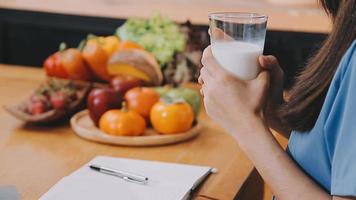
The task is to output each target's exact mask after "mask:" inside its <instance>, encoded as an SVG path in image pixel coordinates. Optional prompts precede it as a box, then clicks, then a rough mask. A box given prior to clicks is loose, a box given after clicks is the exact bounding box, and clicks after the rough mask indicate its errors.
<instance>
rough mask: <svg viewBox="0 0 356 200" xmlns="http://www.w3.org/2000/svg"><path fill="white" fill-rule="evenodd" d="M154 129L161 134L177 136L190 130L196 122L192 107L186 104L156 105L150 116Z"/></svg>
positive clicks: (162, 103) (161, 103)
mask: <svg viewBox="0 0 356 200" xmlns="http://www.w3.org/2000/svg"><path fill="white" fill-rule="evenodd" d="M150 118H151V123H152V126H153V128H154V129H155V130H156V131H158V132H159V133H161V134H177V133H182V132H185V131H187V130H189V129H190V128H191V127H192V124H193V120H194V112H193V109H192V107H191V106H190V105H189V104H188V103H185V102H179V103H172V104H167V103H165V102H162V101H160V102H158V103H156V104H155V105H154V106H153V107H152V110H151V114H150Z"/></svg>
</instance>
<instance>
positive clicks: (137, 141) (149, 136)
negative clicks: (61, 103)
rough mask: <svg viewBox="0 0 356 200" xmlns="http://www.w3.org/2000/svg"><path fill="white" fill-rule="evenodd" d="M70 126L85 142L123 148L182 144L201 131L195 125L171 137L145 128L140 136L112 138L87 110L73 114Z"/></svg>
mask: <svg viewBox="0 0 356 200" xmlns="http://www.w3.org/2000/svg"><path fill="white" fill-rule="evenodd" d="M70 124H71V127H72V129H73V130H74V132H75V133H76V134H77V135H78V136H79V137H82V138H84V139H87V140H91V141H95V142H100V143H106V144H114V145H123V146H159V145H166V144H173V143H177V142H182V141H185V140H188V139H191V138H193V137H195V136H197V135H198V134H199V133H200V131H201V129H202V125H201V123H199V122H198V123H196V124H195V126H194V127H192V128H191V129H190V130H189V131H187V132H184V133H178V134H173V135H160V134H158V133H157V132H156V131H155V130H153V129H152V128H147V129H146V131H145V133H144V135H142V136H112V135H108V134H105V133H103V132H102V131H101V130H100V129H98V128H97V127H96V126H95V125H94V123H93V122H92V120H91V119H90V117H89V112H88V110H83V111H81V112H78V113H77V114H75V115H74V116H73V117H72V118H71V120H70Z"/></svg>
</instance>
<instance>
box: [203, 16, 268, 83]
mask: <svg viewBox="0 0 356 200" xmlns="http://www.w3.org/2000/svg"><path fill="white" fill-rule="evenodd" d="M267 18H268V17H267V16H266V15H263V14H257V13H240V12H221V13H212V14H210V15H209V20H210V30H209V31H210V42H211V49H212V53H213V56H214V58H215V59H216V60H217V61H218V63H219V64H220V65H221V66H222V67H223V68H225V69H226V70H227V71H229V72H231V73H232V74H233V75H235V76H236V77H237V78H239V79H242V80H251V79H254V78H256V76H257V75H258V73H259V71H260V67H259V64H258V56H260V55H262V53H263V48H264V43H265V36H266V26H267Z"/></svg>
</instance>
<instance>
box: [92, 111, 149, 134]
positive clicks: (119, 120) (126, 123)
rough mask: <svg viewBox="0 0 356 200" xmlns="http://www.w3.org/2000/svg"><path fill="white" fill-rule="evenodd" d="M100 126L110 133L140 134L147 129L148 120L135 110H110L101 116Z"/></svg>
mask: <svg viewBox="0 0 356 200" xmlns="http://www.w3.org/2000/svg"><path fill="white" fill-rule="evenodd" d="M99 128H100V129H101V130H102V131H103V132H104V133H107V134H109V135H118V136H139V135H142V134H143V133H144V131H145V129H146V121H145V119H143V117H142V116H141V115H139V114H138V113H136V112H135V111H130V110H125V109H122V110H117V109H115V110H108V111H106V112H105V113H104V115H103V116H101V118H100V121H99Z"/></svg>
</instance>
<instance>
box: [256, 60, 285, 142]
mask: <svg viewBox="0 0 356 200" xmlns="http://www.w3.org/2000/svg"><path fill="white" fill-rule="evenodd" d="M258 60H259V63H260V66H261V68H262V69H264V70H268V71H270V75H271V78H270V80H271V81H270V90H269V91H268V97H267V102H266V107H265V110H264V112H265V113H264V116H265V119H266V121H267V123H268V125H269V127H271V128H273V129H275V130H277V131H278V132H279V133H282V134H283V135H284V136H286V137H289V133H290V130H288V128H285V127H284V126H283V125H282V123H281V121H280V120H279V117H278V115H277V110H278V108H279V107H280V106H281V105H282V104H283V103H284V99H283V79H284V73H283V70H282V68H281V67H280V65H279V63H278V60H277V59H276V57H274V56H260V57H259V59H258Z"/></svg>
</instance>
